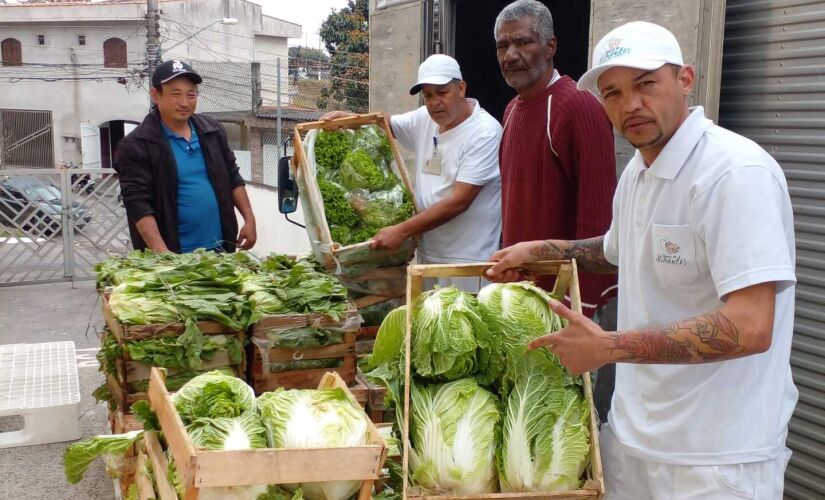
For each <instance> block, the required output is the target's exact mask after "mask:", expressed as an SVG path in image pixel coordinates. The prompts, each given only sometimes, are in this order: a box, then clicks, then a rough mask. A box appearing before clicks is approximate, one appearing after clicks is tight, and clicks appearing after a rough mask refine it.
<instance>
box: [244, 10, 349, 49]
mask: <svg viewBox="0 0 825 500" xmlns="http://www.w3.org/2000/svg"><path fill="white" fill-rule="evenodd" d="M251 1H252V2H255V3H257V4H260V5H262V6H263V8H264V9H263V11H264V14H266V15H268V16H272V17H277V18H279V19H283V20H285V21H289V22H293V23H297V24H300V25H301V29H302V30H303V33H304V37H305V38H301V39H298V38H290V39H289V46H290V47H292V46H295V45H306V46H308V47H318V41H319V37H318V30H320V29H321V23H323V22H324V20H325V19H326V18H327V16H329V12H330V10H332V9H335V10H338V9H341V8H343V7H346V6H347V0H251Z"/></svg>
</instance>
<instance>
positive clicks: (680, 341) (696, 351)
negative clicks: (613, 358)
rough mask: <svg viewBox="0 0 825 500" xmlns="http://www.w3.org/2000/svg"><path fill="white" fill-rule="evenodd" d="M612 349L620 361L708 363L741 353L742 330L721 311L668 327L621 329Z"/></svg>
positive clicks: (613, 338)
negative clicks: (622, 330) (740, 337)
mask: <svg viewBox="0 0 825 500" xmlns="http://www.w3.org/2000/svg"><path fill="white" fill-rule="evenodd" d="M612 341H613V346H612V347H610V348H609V349H610V350H611V351H613V354H614V355H615V354H618V355H619V359H618V360H617V361H629V362H633V363H706V362H710V361H721V360H725V359H732V358H738V357H740V356H741V355H742V354H743V353H744V351H745V348H744V347H743V346H742V345H741V344H740V343H739V330H738V329H737V328H736V325H735V324H734V323H733V322H732V321H731V320H730V319H729V318H728V317H727V316H725V315H724V314H723V313H722V312H721V311H715V312H712V313H710V314H706V315H704V316H698V317H696V318H692V319H689V320H686V321H682V322H678V323H673V324H671V325H670V326H668V327H666V328H651V329H644V330H635V331H630V332H624V333H622V332H618V333H616V334H615V335H613V336H612Z"/></svg>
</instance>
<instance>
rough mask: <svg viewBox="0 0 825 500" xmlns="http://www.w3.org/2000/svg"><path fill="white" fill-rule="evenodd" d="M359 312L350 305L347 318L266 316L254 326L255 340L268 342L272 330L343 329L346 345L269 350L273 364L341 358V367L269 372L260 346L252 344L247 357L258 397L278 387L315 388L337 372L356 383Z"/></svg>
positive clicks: (288, 315) (346, 379)
mask: <svg viewBox="0 0 825 500" xmlns="http://www.w3.org/2000/svg"><path fill="white" fill-rule="evenodd" d="M358 322H359V320H358V310H357V309H356V308H355V306H354V305H353V304H350V306H349V308H348V310H347V313H346V316H345V317H344V319H334V318H332V317H330V316H327V315H324V314H280V315H272V316H265V317H264V318H262V319H261V321H259V322H258V323H256V324H254V325H252V328H251V331H252V337H253V339H260V340H261V341H268V340H269V339H268V337H267V334H268V332H270V331H271V330H275V329H277V330H287V329H292V328H303V327H307V326H312V327H317V328H335V329H340V330H344V332H343V336H344V342H343V343H341V344H333V345H328V346H323V347H310V348H306V349H289V348H270V349H269V352H268V357H269V362H270V363H286V362H290V361H299V360H316V359H339V360H341V364H340V366H337V367H330V368H317V369H306V370H287V371H281V372H273V373H270V372H269V370H268V367H267V366H264V360H263V357H262V356H261V351H260V349H261V348H259V347H258V346H257V345H250V347H249V351H248V352H247V357H248V358H249V359H250V365H249V372H248V380H249V381H250V383H251V384H250V385H252V388H253V389H254V390H255V393H256V394H261V393H263V392H268V391H273V390H275V389H277V388H278V387H285V388H287V389H314V388H315V387H318V383H319V382H320V381H321V379H322V378H323V376H324V374H325V373H327V372H329V371H334V372H336V373H338V375H339V376H340V377H341V378H342V379H343V380H344V381H345V382H346V383H347V384H350V385H352V384H353V383H354V382H355V374H356V372H357V362H358V355H357V353H356V337H357V333H358V329H359V326H358Z"/></svg>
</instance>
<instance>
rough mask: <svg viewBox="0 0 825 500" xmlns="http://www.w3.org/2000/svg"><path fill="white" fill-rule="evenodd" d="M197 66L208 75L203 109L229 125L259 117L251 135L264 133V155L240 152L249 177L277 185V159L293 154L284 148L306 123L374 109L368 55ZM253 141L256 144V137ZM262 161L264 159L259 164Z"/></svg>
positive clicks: (201, 97)
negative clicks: (333, 114)
mask: <svg viewBox="0 0 825 500" xmlns="http://www.w3.org/2000/svg"><path fill="white" fill-rule="evenodd" d="M192 65H193V66H194V67H195V68H196V69H197V71H198V72H199V73H200V74H201V76H202V77H203V83H202V84H201V85H200V87H199V99H198V111H199V112H205V113H209V114H210V115H212V116H213V117H215V118H217V119H218V120H221V121H224V122H226V123H239V122H243V121H245V120H246V119H248V118H250V117H254V119H255V120H254V127H253V128H252V129H250V130H248V131H247V133H248V134H260V138H259V139H260V144H261V149H262V150H261V154H260V155H255V154H253V153H252V151H251V149H252V148H251V147H250V146H246V147H244V146H243V145H241V146H240V148H237V147H236V148H235V156H236V158H237V161H238V166H239V168H240V169H241V174H242V175H243V177H244V179H246V180H248V181H254V180H255V178H254V177H255V175H254V172H255V170H256V165H255V164H254V163H255V162H256V161H260V163H261V165H260V166H259V168H260V169H261V172H262V175H261V176H260V179H259V182H261V183H262V184H264V185H266V186H270V187H277V181H278V171H277V166H278V160H279V158H280V157H281V156H282V155H287V156H290V155H292V149H291V145H288V144H287V145H285V142H288V139H289V137H290V135H291V133H292V131H293V129H294V128H295V125H296V124H298V123H301V122H307V121H315V120H318V119H319V118H320V117H321V116H323V115H324V114H325V113H327V112H329V111H334V110H344V111H350V112H353V113H366V112H367V111H368V109H369V85H368V80H369V61H368V58H367V55H366V54H352V55H347V56H346V57H342V56H339V57H332V58H331V60H328V61H322V60H313V59H307V58H300V57H292V58H288V57H283V58H275V59H273V60H266V61H260V62H252V63H250V62H199V61H193V62H192ZM248 139H250V141H249V142H251V143H252V144H254V143H255V142H256V140H257V138H256V137H251V138H249V137H248ZM258 158H260V160H258Z"/></svg>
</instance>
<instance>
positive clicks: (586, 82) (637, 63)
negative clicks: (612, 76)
mask: <svg viewBox="0 0 825 500" xmlns="http://www.w3.org/2000/svg"><path fill="white" fill-rule="evenodd" d="M665 64H668V63H667V61H662V60H661V59H657V60H655V61H654V60H651V59H635V60H624V61H616V62H615V63H609V64H602V65H601V66H596V67H595V68H592V69H590V70H589V71H587V72H586V73H585V74H583V75H582V77H581V78H579V81H578V83H577V84H576V86H577V87H578V89H579V90H589V91H591V92H593V93H594V94H596V95H597V96H598V95H599V89H598V83H599V77H600V76H602V73H604V72H605V71H607V70H609V69H612V68H636V69H644V70H648V71H650V70H654V69H659V68H661V67H662V66H664V65H665Z"/></svg>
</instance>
